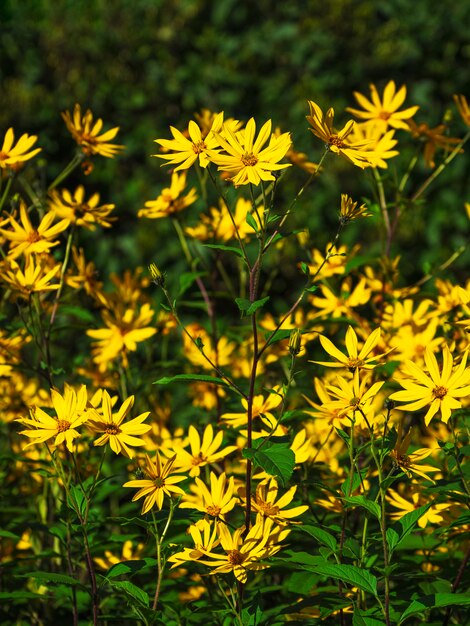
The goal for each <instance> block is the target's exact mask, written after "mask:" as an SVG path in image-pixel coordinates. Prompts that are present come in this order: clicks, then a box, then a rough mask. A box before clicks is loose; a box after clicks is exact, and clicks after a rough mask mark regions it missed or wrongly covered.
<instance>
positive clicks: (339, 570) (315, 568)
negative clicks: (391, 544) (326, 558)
mask: <svg viewBox="0 0 470 626" xmlns="http://www.w3.org/2000/svg"><path fill="white" fill-rule="evenodd" d="M304 567H305V569H307V570H308V571H309V572H316V573H317V574H322V575H323V576H328V577H329V578H334V579H335V580H341V581H342V582H344V583H346V584H348V585H352V586H353V587H359V588H360V589H363V590H364V591H367V592H368V593H372V594H373V595H374V596H375V597H377V578H376V577H375V576H374V575H373V574H371V573H370V572H369V571H368V570H365V569H361V568H360V567H356V566H355V565H342V564H341V565H336V564H327V563H325V564H319V565H308V566H304Z"/></svg>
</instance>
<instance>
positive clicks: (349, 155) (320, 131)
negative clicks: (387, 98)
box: [307, 100, 371, 169]
mask: <svg viewBox="0 0 470 626" xmlns="http://www.w3.org/2000/svg"><path fill="white" fill-rule="evenodd" d="M308 105H309V107H310V115H307V120H308V122H309V124H310V125H311V126H312V128H309V130H310V131H311V132H312V133H313V134H314V135H315V136H316V137H318V138H319V139H321V140H322V141H323V142H324V143H325V145H326V147H327V148H328V150H330V152H334V153H335V154H337V155H339V156H342V157H344V158H345V159H347V160H348V161H350V162H351V163H353V164H354V165H357V166H358V167H361V168H362V169H364V168H365V167H367V166H368V165H370V164H371V161H370V159H369V156H370V154H371V153H370V152H369V153H367V150H366V149H367V147H368V146H369V145H370V141H351V140H350V139H349V135H350V134H351V133H352V131H353V129H354V126H355V122H354V121H353V120H349V122H347V124H346V125H345V126H344V127H343V128H342V129H341V130H340V131H336V130H335V129H334V128H333V120H334V116H335V112H334V109H332V108H329V109H328V111H327V112H326V113H323V111H322V110H321V109H320V107H319V106H318V104H315V102H313V101H312V100H309V101H308Z"/></svg>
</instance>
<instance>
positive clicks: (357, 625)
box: [352, 606, 385, 626]
mask: <svg viewBox="0 0 470 626" xmlns="http://www.w3.org/2000/svg"><path fill="white" fill-rule="evenodd" d="M352 623H353V626H385V622H383V621H382V620H380V619H375V617H371V616H370V615H367V613H366V611H362V610H361V609H359V608H358V607H357V606H355V607H354V615H353V620H352Z"/></svg>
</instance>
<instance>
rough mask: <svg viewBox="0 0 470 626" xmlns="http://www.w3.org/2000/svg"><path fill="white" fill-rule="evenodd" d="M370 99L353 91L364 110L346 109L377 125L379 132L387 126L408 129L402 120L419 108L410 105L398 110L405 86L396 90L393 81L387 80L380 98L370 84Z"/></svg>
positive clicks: (402, 100) (404, 92) (402, 101)
mask: <svg viewBox="0 0 470 626" xmlns="http://www.w3.org/2000/svg"><path fill="white" fill-rule="evenodd" d="M369 87H370V95H371V99H370V100H368V99H367V98H366V97H365V96H363V95H362V94H361V93H359V92H357V91H355V92H354V97H355V98H356V100H357V102H358V104H359V106H361V107H362V108H363V109H364V110H363V111H361V110H359V109H353V108H351V107H348V108H347V109H346V111H349V112H350V113H352V114H353V115H355V116H356V117H358V118H359V119H361V120H367V121H368V122H372V123H373V124H374V125H377V126H378V127H379V128H380V130H381V132H385V131H386V130H387V128H388V127H389V126H391V127H392V128H402V129H403V130H408V125H407V124H406V122H405V121H404V120H408V119H410V117H413V115H414V114H415V113H416V111H417V110H418V109H419V107H418V106H412V107H409V108H407V109H403V110H402V111H399V110H398V109H399V108H400V107H401V105H402V104H403V103H404V101H405V98H406V87H405V85H403V86H402V87H400V89H399V90H398V91H397V89H396V85H395V82H394V81H393V80H391V81H389V82H388V83H387V85H386V87H385V89H384V92H383V98H382V99H381V98H380V96H379V94H378V92H377V87H376V86H375V85H370V86H369Z"/></svg>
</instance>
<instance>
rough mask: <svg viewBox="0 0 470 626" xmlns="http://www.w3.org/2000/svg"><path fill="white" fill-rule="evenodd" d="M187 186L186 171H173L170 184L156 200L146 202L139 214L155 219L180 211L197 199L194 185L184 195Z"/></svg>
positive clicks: (139, 215)
mask: <svg viewBox="0 0 470 626" xmlns="http://www.w3.org/2000/svg"><path fill="white" fill-rule="evenodd" d="M185 188H186V172H182V173H181V174H178V173H177V172H176V171H175V172H173V174H172V175H171V184H170V186H169V187H165V189H163V190H162V192H161V194H160V195H159V196H158V197H157V198H156V199H155V200H149V201H148V202H146V203H145V208H144V209H140V210H139V212H138V213H137V216H138V217H146V218H148V219H152V220H155V219H158V218H160V217H167V216H168V215H174V214H175V213H179V212H180V211H182V210H183V209H185V208H186V207H188V206H191V204H193V203H194V202H196V200H197V194H196V189H195V188H194V187H192V188H191V189H190V191H189V193H187V194H186V195H182V194H183V192H184V190H185Z"/></svg>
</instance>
